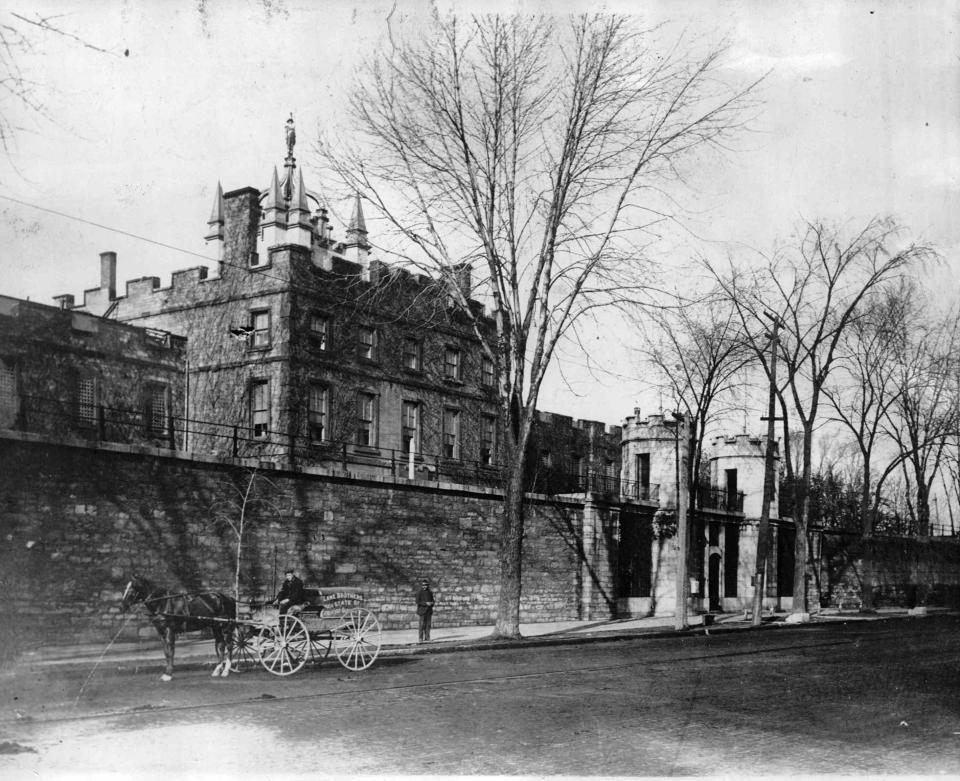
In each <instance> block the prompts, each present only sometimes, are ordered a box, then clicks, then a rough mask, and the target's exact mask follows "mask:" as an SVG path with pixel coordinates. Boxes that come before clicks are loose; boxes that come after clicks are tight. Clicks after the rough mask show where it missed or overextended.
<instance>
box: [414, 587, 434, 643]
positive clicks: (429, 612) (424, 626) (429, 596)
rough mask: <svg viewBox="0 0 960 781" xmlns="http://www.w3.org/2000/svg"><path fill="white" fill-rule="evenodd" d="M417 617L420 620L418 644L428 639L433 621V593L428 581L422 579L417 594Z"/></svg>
mask: <svg viewBox="0 0 960 781" xmlns="http://www.w3.org/2000/svg"><path fill="white" fill-rule="evenodd" d="M417 616H418V618H419V619H420V642H421V643H422V642H425V641H427V640H429V639H430V622H431V621H432V619H433V592H432V591H431V590H430V581H429V580H427V579H426V578H424V579H423V580H421V581H420V590H419V591H418V592H417Z"/></svg>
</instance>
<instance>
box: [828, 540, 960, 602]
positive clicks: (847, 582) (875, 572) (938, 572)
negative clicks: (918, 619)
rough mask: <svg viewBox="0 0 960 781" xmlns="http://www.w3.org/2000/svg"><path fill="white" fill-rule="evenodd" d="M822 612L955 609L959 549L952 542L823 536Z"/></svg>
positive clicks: (959, 599)
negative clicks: (833, 609) (828, 609)
mask: <svg viewBox="0 0 960 781" xmlns="http://www.w3.org/2000/svg"><path fill="white" fill-rule="evenodd" d="M823 553H824V556H823V567H824V569H825V570H826V572H825V573H824V577H825V579H826V583H827V591H826V593H825V594H824V597H823V603H824V606H829V607H838V608H841V609H844V608H847V609H850V608H857V607H858V606H862V607H863V609H871V608H877V607H901V608H912V607H918V606H924V605H926V606H931V607H948V608H953V609H960V544H958V543H957V542H956V541H953V540H943V541H934V540H917V539H915V538H900V537H885V538H870V539H861V538H856V537H851V536H849V535H839V534H835V535H824V541H823Z"/></svg>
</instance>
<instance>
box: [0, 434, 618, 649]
mask: <svg viewBox="0 0 960 781" xmlns="http://www.w3.org/2000/svg"><path fill="white" fill-rule="evenodd" d="M315 471H319V470H315ZM250 474H251V472H250V471H248V470H247V469H244V468H242V467H239V466H237V465H235V464H230V463H227V462H226V461H221V460H216V459H212V458H210V459H206V460H200V459H199V458H190V457H183V454H174V453H173V452H172V451H159V450H156V449H154V448H136V447H130V446H110V445H102V446H100V447H96V448H95V447H80V446H77V447H68V446H64V445H62V444H59V445H58V444H50V443H47V442H43V441H40V440H39V438H38V437H37V436H36V435H27V434H24V435H13V434H10V433H8V434H7V435H6V436H5V437H4V438H2V439H0V475H3V476H4V477H3V478H2V480H3V482H4V490H3V500H2V501H3V504H2V506H0V544H2V549H0V581H2V583H0V585H2V588H3V594H4V599H3V600H2V603H0V611H3V613H5V615H0V620H2V621H3V625H4V627H5V628H6V631H8V632H11V633H14V634H17V635H19V636H20V637H24V638H30V641H31V642H35V643H42V642H73V641H76V640H78V639H87V640H103V641H104V642H107V641H108V640H109V639H110V638H112V637H113V636H114V635H115V634H117V632H118V631H119V630H120V629H121V626H122V625H123V617H122V616H121V615H120V612H119V603H120V599H121V596H122V590H123V588H124V585H125V583H126V581H127V579H128V578H129V576H130V575H131V573H133V572H139V573H140V574H142V575H144V576H146V577H149V578H151V579H153V580H155V581H156V582H158V583H162V584H165V585H168V586H170V587H172V588H176V589H182V590H183V591H204V590H220V591H226V592H228V593H229V592H231V591H232V584H233V571H234V570H233V556H234V552H235V537H233V533H232V532H231V531H230V529H229V528H228V527H227V526H226V525H225V524H224V523H222V522H221V523H218V522H217V507H218V506H223V504H224V503H225V502H228V501H229V500H231V499H232V498H233V497H235V496H236V495H237V490H238V489H241V490H242V489H243V488H244V487H245V486H246V481H247V480H248V479H249V477H250ZM256 474H257V475H258V477H257V482H256V484H255V485H256V490H258V491H259V494H255V499H254V501H252V502H251V503H250V504H249V505H248V507H247V516H248V522H249V524H250V527H249V528H250V532H249V534H248V537H247V538H246V544H245V548H244V555H243V567H242V571H243V577H242V585H241V592H242V594H243V595H244V596H245V597H257V598H263V597H271V598H272V596H273V594H274V593H275V589H276V588H277V587H278V585H279V581H280V580H281V579H282V577H283V575H282V573H283V569H284V568H285V567H286V566H287V565H290V564H293V565H294V566H295V567H296V568H297V569H298V570H299V572H300V574H301V577H302V578H303V579H304V581H305V582H306V583H307V584H308V585H323V586H357V587H360V588H361V589H362V590H363V592H364V594H365V596H366V598H367V604H368V606H369V607H370V608H372V609H373V610H375V611H376V612H377V613H378V614H379V616H380V618H381V621H382V623H383V625H384V627H385V628H411V627H414V626H416V616H415V613H414V601H413V600H414V596H413V590H414V588H415V586H416V583H417V581H418V580H419V579H420V578H422V577H428V578H430V580H431V582H432V583H433V584H434V588H435V592H436V594H437V597H438V605H437V610H436V613H435V617H434V621H435V624H436V625H437V626H444V625H448V626H450V625H464V624H485V623H492V622H493V621H494V618H495V611H496V599H497V594H498V586H497V582H498V572H499V568H498V564H497V551H498V538H499V535H498V522H499V517H500V513H501V496H500V495H499V494H497V493H495V492H493V491H491V490H489V489H466V488H463V487H460V486H453V485H446V484H440V486H437V485H436V484H432V485H431V484H427V483H417V482H406V481H395V480H389V479H385V478H384V479H354V478H347V477H338V476H333V475H323V474H308V473H295V472H285V471H280V470H268V471H266V472H263V471H261V472H257V473H256ZM13 476H16V477H15V478H14V477H13ZM267 480H269V482H267ZM582 513H583V506H582V505H581V504H578V503H576V502H565V503H557V502H547V501H546V500H542V501H537V500H533V501H532V502H531V504H530V506H529V509H528V512H527V533H526V537H525V558H524V592H523V600H522V604H521V621H525V622H526V621H546V620H566V619H574V618H577V617H578V611H579V607H578V605H579V604H580V601H579V600H580V588H581V583H580V578H581V575H580V572H581V566H580V560H579V556H580V555H581V553H582V549H581V546H580V543H579V535H580V530H581V524H582ZM232 517H233V518H234V520H236V518H237V517H238V512H237V510H236V508H234V509H233V511H232ZM578 551H580V552H579V553H578ZM604 577H609V575H608V573H604ZM598 590H602V591H603V592H607V593H609V592H610V591H611V584H610V583H608V582H601V583H599V584H598ZM596 610H597V608H596V606H594V609H593V610H592V611H591V612H592V613H593V615H596ZM138 631H141V632H148V633H149V632H152V631H153V630H152V627H150V626H149V625H147V624H145V623H144V622H143V621H142V620H140V621H139V622H138V621H137V620H134V621H131V622H130V624H129V625H127V627H126V628H125V629H124V630H123V632H122V633H121V636H127V637H130V636H136V634H137V633H138Z"/></svg>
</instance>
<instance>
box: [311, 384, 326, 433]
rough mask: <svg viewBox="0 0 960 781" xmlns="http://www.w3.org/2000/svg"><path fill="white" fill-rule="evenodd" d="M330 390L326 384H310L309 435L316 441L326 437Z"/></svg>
mask: <svg viewBox="0 0 960 781" xmlns="http://www.w3.org/2000/svg"><path fill="white" fill-rule="evenodd" d="M329 400H330V390H329V389H328V388H327V386H326V385H311V386H310V399H309V403H308V413H307V414H308V417H309V424H310V436H311V438H312V439H314V440H315V441H317V442H324V441H326V439H327V410H328V405H329Z"/></svg>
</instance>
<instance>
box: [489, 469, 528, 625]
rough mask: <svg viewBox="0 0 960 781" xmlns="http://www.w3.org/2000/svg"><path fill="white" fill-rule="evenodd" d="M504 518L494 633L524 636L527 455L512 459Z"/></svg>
mask: <svg viewBox="0 0 960 781" xmlns="http://www.w3.org/2000/svg"><path fill="white" fill-rule="evenodd" d="M511 462H512V463H510V464H509V469H510V473H509V474H508V475H506V481H505V486H504V489H505V490H504V497H503V516H502V518H501V521H500V596H499V599H498V601H497V621H496V625H495V626H494V631H493V635H494V637H498V638H505V639H510V640H516V639H518V638H519V637H520V584H521V574H522V564H523V520H524V518H523V498H524V494H523V466H524V463H523V462H524V459H523V457H522V456H521V457H519V458H514V459H511Z"/></svg>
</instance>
